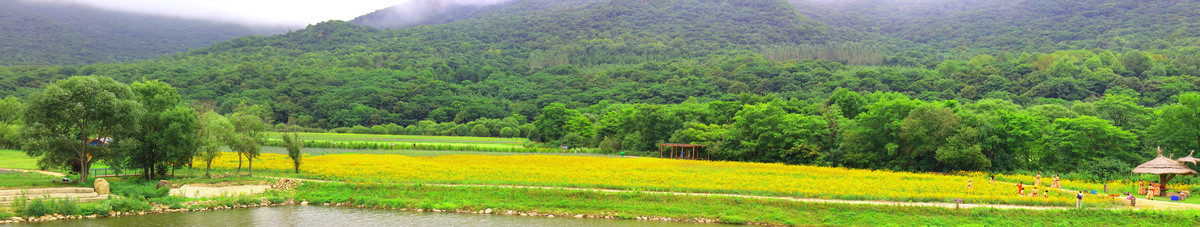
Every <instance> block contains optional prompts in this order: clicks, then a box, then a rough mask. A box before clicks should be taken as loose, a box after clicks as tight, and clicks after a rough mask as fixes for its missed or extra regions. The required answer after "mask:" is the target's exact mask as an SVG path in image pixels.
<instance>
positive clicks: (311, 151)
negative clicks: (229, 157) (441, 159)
mask: <svg viewBox="0 0 1200 227" xmlns="http://www.w3.org/2000/svg"><path fill="white" fill-rule="evenodd" d="M301 151H303V152H304V154H306V155H328V154H395V155H406V156H441V155H457V154H466V155H530V154H544V155H565V156H596V157H621V156H619V155H607V154H593V153H522V152H491V151H455V150H377V149H342V148H311V147H305V148H301ZM262 152H263V153H274V154H287V149H285V148H283V147H263V148H262ZM553 152H558V150H553Z"/></svg>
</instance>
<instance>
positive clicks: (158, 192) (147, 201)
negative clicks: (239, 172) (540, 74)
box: [0, 176, 290, 220]
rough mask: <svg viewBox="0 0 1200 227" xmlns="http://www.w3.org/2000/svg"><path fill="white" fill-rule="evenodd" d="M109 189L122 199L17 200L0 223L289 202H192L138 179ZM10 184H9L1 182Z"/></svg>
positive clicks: (243, 180)
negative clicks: (11, 219)
mask: <svg viewBox="0 0 1200 227" xmlns="http://www.w3.org/2000/svg"><path fill="white" fill-rule="evenodd" d="M105 180H107V181H108V182H109V187H110V189H111V190H112V194H114V195H118V196H120V197H119V198H109V199H107V200H101V201H96V202H87V203H80V202H77V201H75V200H70V199H46V198H24V197H19V198H17V200H16V201H17V202H15V203H13V204H11V205H10V206H6V207H0V220H4V219H8V218H9V217H14V216H16V217H40V216H42V215H46V214H60V215H64V216H76V215H78V216H89V215H95V216H99V217H104V216H110V215H112V213H110V211H112V212H146V211H155V210H158V211H163V210H162V209H183V210H201V209H209V208H214V207H235V206H238V205H259V204H261V203H262V201H264V200H266V201H269V202H270V203H273V204H279V203H283V202H284V201H287V200H288V199H289V198H290V195H288V193H282V192H268V193H265V194H262V195H256V196H240V197H218V198H204V199H192V198H183V197H177V196H169V195H168V192H169V190H170V188H169V187H164V188H158V187H156V185H157V181H156V180H143V179H141V178H137V177H107V178H105ZM171 180H173V181H174V183H176V184H181V182H182V183H186V184H197V183H200V184H214V185H241V184H266V183H268V182H267V181H268V180H266V179H264V178H255V177H245V176H240V177H229V178H217V179H200V178H175V179H171ZM0 182H7V181H0ZM69 186H80V187H92V185H91V183H82V184H77V185H69Z"/></svg>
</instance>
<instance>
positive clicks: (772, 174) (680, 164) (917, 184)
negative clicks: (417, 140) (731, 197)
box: [213, 153, 1105, 206]
mask: <svg viewBox="0 0 1200 227" xmlns="http://www.w3.org/2000/svg"><path fill="white" fill-rule="evenodd" d="M303 160H304V164H303V165H302V166H301V168H300V169H301V173H302V174H303V175H305V176H308V177H312V178H317V179H325V180H335V181H347V182H358V183H445V184H495V185H530V186H558V187H585V188H607V189H626V190H649V191H674V192H706V193H736V194H752V195H772V196H794V197H803V198H827V199H849V200H885V201H913V202H928V201H943V202H950V201H951V200H952V199H956V198H958V199H963V200H964V202H966V203H988V204H1019V205H1057V206H1073V205H1074V202H1075V198H1074V194H1068V193H1051V194H1050V195H1049V198H1043V197H1042V196H1038V197H1025V196H1019V195H1018V194H1017V192H1016V190H1017V188H1016V186H1015V185H1012V184H1008V183H1004V182H997V183H996V184H995V185H993V184H991V183H990V182H989V181H987V180H986V179H987V176H986V175H981V174H954V175H941V174H927V173H907V172H892V171H881V170H860V169H847V168H831V167H816V166H798V165H783V164H769V163H746V162H725V161H692V160H673V159H658V158H609V157H583V156H552V155H514V156H492V155H444V156H434V157H410V156H403V155H380V154H330V155H318V156H306V157H304V159H303ZM237 161H238V159H237V156H236V155H234V154H231V153H230V154H224V155H222V156H221V157H220V158H218V159H216V160H214V162H213V167H214V168H223V169H232V168H236V167H237V166H238V163H237ZM291 165H292V164H291V161H290V160H289V159H288V157H287V156H286V155H281V154H270V153H266V154H262V155H261V156H260V159H258V160H256V161H255V162H254V167H255V169H256V171H260V170H267V171H278V172H285V171H287V172H290V171H291V168H292V166H291ZM968 180H973V181H974V183H973V187H972V188H971V189H968V188H967V181H968ZM1027 190H1030V191H1031V189H1030V188H1027ZM1043 191H1044V188H1043ZM1085 202H1087V203H1088V204H1101V203H1105V202H1104V201H1102V200H1100V199H1096V198H1095V197H1094V196H1089V197H1087V198H1086V200H1085Z"/></svg>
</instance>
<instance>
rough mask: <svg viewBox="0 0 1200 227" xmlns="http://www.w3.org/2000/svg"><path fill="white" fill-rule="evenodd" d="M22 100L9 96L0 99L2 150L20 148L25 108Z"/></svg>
mask: <svg viewBox="0 0 1200 227" xmlns="http://www.w3.org/2000/svg"><path fill="white" fill-rule="evenodd" d="M22 102H23V101H22V100H21V99H20V98H17V97H12V96H8V97H5V98H4V99H0V148H11V147H16V146H19V144H20V137H21V124H22V122H21V115H22V114H23V113H22V112H24V109H25V107H24V106H23V105H24V104H22Z"/></svg>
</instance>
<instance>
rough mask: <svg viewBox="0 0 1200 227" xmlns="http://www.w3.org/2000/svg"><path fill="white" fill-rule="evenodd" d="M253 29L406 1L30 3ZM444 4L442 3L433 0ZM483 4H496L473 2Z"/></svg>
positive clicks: (296, 24) (345, 17) (357, 12)
mask: <svg viewBox="0 0 1200 227" xmlns="http://www.w3.org/2000/svg"><path fill="white" fill-rule="evenodd" d="M30 1H32V2H69V3H78V4H83V5H87V6H93V7H97V8H103V9H110V10H117V11H124V12H135V13H145V14H152V15H162V16H175V17H182V18H191V19H202V20H211V21H220V22H231V23H237V24H244V25H254V26H288V27H302V26H305V25H308V24H314V23H318V22H321V21H327V20H350V19H354V17H357V16H360V15H363V14H367V13H370V12H372V11H375V10H378V9H382V8H387V7H389V6H393V5H397V4H400V3H404V2H405V1H409V0H333V1H313V0H30ZM435 1H445V0H435ZM474 1H481V2H485V4H486V3H491V2H498V0H474Z"/></svg>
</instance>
